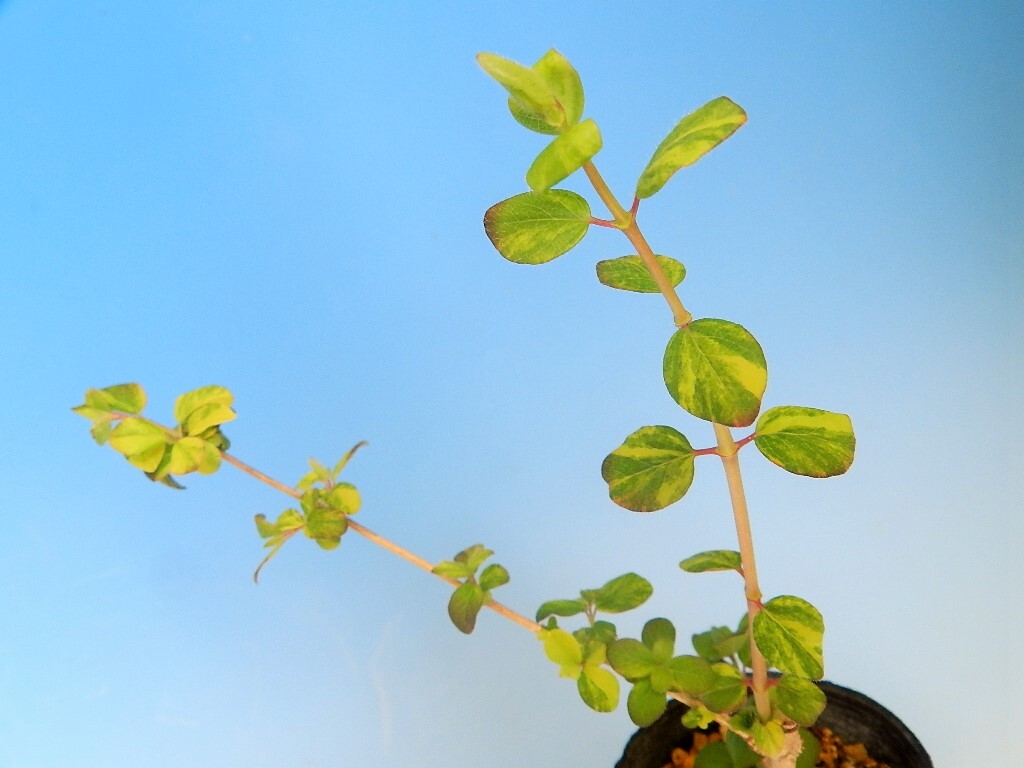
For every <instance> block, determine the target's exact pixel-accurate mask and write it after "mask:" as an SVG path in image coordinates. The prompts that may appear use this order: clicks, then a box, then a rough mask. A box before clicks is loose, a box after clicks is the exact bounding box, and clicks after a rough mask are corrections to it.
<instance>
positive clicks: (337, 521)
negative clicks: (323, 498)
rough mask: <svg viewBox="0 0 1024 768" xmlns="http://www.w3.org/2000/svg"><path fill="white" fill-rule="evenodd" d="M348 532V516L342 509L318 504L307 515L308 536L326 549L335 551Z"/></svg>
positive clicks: (306, 528)
mask: <svg viewBox="0 0 1024 768" xmlns="http://www.w3.org/2000/svg"><path fill="white" fill-rule="evenodd" d="M347 530H348V516H347V515H346V514H345V513H344V512H343V511H342V510H340V509H336V508H335V507H330V506H326V505H324V504H317V505H316V506H314V507H313V508H312V509H310V510H309V512H307V513H306V527H305V531H306V535H307V536H308V537H309V538H311V539H313V540H315V541H316V543H317V544H319V545H320V546H321V547H323V548H324V549H334V548H335V547H337V546H338V543H339V542H340V541H341V537H342V536H344V535H345V532H346V531H347Z"/></svg>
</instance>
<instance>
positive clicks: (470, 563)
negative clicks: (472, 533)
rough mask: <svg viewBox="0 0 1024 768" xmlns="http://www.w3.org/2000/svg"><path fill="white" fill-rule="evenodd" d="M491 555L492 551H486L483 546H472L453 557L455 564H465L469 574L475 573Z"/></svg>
mask: <svg viewBox="0 0 1024 768" xmlns="http://www.w3.org/2000/svg"><path fill="white" fill-rule="evenodd" d="M493 554H494V551H493V550H490V549H487V548H486V547H485V546H484V545H483V544H474V545H473V546H471V547H466V548H465V549H464V550H462V551H461V552H459V553H458V554H457V555H455V562H457V563H465V564H466V567H467V568H469V572H470V573H476V569H477V568H479V567H480V566H481V565H483V564H484V561H485V560H487V558H488V557H490V556H491V555H493Z"/></svg>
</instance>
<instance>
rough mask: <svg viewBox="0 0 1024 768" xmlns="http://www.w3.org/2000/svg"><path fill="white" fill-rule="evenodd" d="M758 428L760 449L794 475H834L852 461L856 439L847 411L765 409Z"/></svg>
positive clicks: (782, 407) (789, 406) (787, 406)
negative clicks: (845, 412)
mask: <svg viewBox="0 0 1024 768" xmlns="http://www.w3.org/2000/svg"><path fill="white" fill-rule="evenodd" d="M755 429H756V432H755V433H754V442H755V444H756V445H757V448H758V450H760V451H761V453H763V454H764V455H765V457H766V458H768V459H769V460H770V461H771V462H772V463H774V464H777V465H779V466H780V467H782V468H783V469H785V470H786V471H788V472H792V473H793V474H796V475H805V476H807V477H833V476H835V475H841V474H843V473H844V472H845V471H846V470H848V469H849V468H850V465H851V464H853V451H854V447H855V446H856V438H855V437H854V435H853V423H852V422H851V421H850V417H849V416H847V415H846V414H844V413H831V412H830V411H822V410H818V409H817V408H802V407H799V406H795V405H786V406H780V407H778V408H772V409H771V410H768V411H765V412H764V414H763V415H762V416H761V418H760V419H758V420H757V427H756V428H755Z"/></svg>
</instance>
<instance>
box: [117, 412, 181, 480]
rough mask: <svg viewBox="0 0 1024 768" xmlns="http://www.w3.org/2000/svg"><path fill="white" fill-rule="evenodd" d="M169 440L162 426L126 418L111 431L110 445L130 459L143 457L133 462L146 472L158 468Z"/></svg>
mask: <svg viewBox="0 0 1024 768" xmlns="http://www.w3.org/2000/svg"><path fill="white" fill-rule="evenodd" d="M167 441H168V440H167V433H165V432H164V430H163V429H162V428H161V427H159V426H157V425H156V424H152V423H150V422H148V421H145V420H143V419H137V418H127V419H124V420H123V421H122V422H121V423H120V424H118V425H117V426H116V427H114V429H113V430H111V432H110V447H111V448H113V449H114V450H115V451H117V452H118V453H120V454H121V455H122V456H124V457H125V458H127V459H128V460H129V461H131V460H132V457H141V458H139V459H138V460H137V461H132V464H134V465H135V466H137V467H138V468H139V469H142V470H144V471H146V472H152V471H153V470H154V469H156V467H157V465H158V464H159V463H160V458H161V457H162V455H163V448H164V446H165V445H166V444H167Z"/></svg>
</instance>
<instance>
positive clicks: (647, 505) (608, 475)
mask: <svg viewBox="0 0 1024 768" xmlns="http://www.w3.org/2000/svg"><path fill="white" fill-rule="evenodd" d="M601 476H602V477H603V478H604V480H605V482H606V483H608V495H609V496H610V497H611V499H612V501H614V502H615V503H616V504H618V505H619V506H620V507H625V508H626V509H630V510H632V511H634V512H653V511H655V510H659V509H664V508H665V507H667V506H668V505H670V504H674V503H675V502H677V501H679V499H681V498H682V497H683V496H684V495H685V494H686V492H687V491H688V490H689V489H690V484H691V483H692V482H693V447H692V446H691V445H690V441H689V440H687V439H686V436H685V435H683V434H682V433H681V432H679V431H678V430H675V429H673V428H672V427H664V426H655V427H641V428H640V429H638V430H637V431H636V432H634V433H633V434H631V435H630V436H629V437H627V438H626V441H625V442H624V443H623V444H622V445H620V446H619V447H618V448H616V449H615V450H614V451H612V452H611V454H609V455H608V457H607V458H605V460H604V463H603V464H602V465H601Z"/></svg>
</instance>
